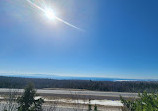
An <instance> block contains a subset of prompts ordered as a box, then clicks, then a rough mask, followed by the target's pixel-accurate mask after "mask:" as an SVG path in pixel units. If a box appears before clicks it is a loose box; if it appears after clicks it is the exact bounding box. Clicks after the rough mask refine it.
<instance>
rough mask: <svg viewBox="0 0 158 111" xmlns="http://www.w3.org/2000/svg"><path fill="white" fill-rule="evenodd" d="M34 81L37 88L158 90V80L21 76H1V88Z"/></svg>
mask: <svg viewBox="0 0 158 111" xmlns="http://www.w3.org/2000/svg"><path fill="white" fill-rule="evenodd" d="M28 83H33V84H34V85H35V88H37V89H42V88H73V89H87V90H94V91H114V92H139V93H142V92H144V91H146V92H157V91H158V82H157V81H113V82H112V81H92V80H55V79H43V78H42V79H40V78H20V77H4V76H0V88H24V87H25V86H26V84H28Z"/></svg>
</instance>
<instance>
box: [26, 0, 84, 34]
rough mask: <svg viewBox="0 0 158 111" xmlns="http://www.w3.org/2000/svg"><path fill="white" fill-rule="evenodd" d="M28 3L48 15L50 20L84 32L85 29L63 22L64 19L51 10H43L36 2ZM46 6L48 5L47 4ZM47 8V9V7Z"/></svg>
mask: <svg viewBox="0 0 158 111" xmlns="http://www.w3.org/2000/svg"><path fill="white" fill-rule="evenodd" d="M27 2H28V3H29V4H30V5H32V6H33V7H35V8H37V9H39V10H40V11H42V12H43V13H44V14H45V15H46V17H47V18H48V19H50V20H54V19H56V20H58V21H60V22H62V23H64V24H66V25H68V26H70V27H72V28H75V29H77V30H80V31H84V30H83V29H81V28H79V27H77V26H75V25H73V24H71V23H69V22H67V21H65V20H63V19H61V18H59V17H57V16H56V15H55V12H54V11H53V10H52V9H51V8H42V7H40V6H38V5H37V4H35V3H34V2H32V1H31V0H27ZM45 5H46V4H45ZM45 7H47V6H45Z"/></svg>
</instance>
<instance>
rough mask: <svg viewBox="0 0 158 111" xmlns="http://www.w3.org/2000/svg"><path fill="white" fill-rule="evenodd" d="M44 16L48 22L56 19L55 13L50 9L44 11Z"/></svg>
mask: <svg viewBox="0 0 158 111" xmlns="http://www.w3.org/2000/svg"><path fill="white" fill-rule="evenodd" d="M45 15H46V17H47V18H48V19H50V20H54V19H55V18H56V16H55V12H54V11H53V10H52V9H46V10H45Z"/></svg>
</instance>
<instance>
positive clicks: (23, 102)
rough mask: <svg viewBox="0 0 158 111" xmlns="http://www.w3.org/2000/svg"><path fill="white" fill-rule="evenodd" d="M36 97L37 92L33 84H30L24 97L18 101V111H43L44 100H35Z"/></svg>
mask: <svg viewBox="0 0 158 111" xmlns="http://www.w3.org/2000/svg"><path fill="white" fill-rule="evenodd" d="M35 96H37V94H36V90H35V89H34V87H33V85H32V84H28V85H27V86H26V88H25V91H24V93H23V94H22V96H21V97H19V98H18V99H17V102H18V104H19V107H18V111H42V104H43V103H44V100H43V99H42V98H39V99H35Z"/></svg>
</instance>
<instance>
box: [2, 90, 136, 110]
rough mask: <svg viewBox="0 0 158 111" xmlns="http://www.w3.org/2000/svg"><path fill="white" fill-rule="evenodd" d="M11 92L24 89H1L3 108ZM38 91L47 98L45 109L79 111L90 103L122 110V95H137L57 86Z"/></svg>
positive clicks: (134, 95) (19, 91) (102, 107)
mask: <svg viewBox="0 0 158 111" xmlns="http://www.w3.org/2000/svg"><path fill="white" fill-rule="evenodd" d="M10 92H16V94H17V95H20V94H21V93H22V92H23V89H4V88H3V89H0V94H1V98H0V99H1V108H3V107H4V106H5V104H7V103H6V99H5V97H6V95H8V94H10ZM37 93H38V94H39V95H40V96H37V98H39V97H42V98H44V100H45V104H44V105H43V107H44V108H45V109H50V108H55V109H56V110H55V111H74V110H76V109H77V110H78V111H86V109H87V108H88V104H91V105H92V108H93V107H94V105H95V104H96V105H97V107H98V109H99V110H100V111H104V110H106V111H121V107H122V106H123V105H122V103H121V102H120V100H119V98H120V95H121V96H122V97H124V98H126V99H129V98H131V97H134V98H136V97H137V93H122V92H101V91H89V90H80V89H57V88H51V89H49V88H47V89H38V90H37ZM15 106H16V105H15ZM46 111H47V110H46ZM50 111H53V110H50Z"/></svg>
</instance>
